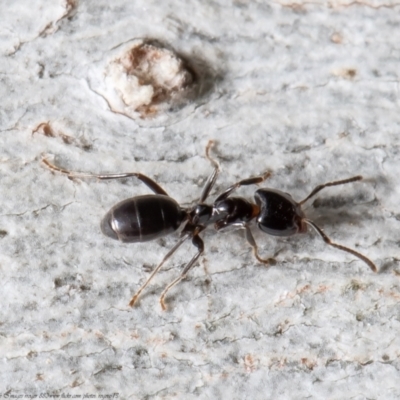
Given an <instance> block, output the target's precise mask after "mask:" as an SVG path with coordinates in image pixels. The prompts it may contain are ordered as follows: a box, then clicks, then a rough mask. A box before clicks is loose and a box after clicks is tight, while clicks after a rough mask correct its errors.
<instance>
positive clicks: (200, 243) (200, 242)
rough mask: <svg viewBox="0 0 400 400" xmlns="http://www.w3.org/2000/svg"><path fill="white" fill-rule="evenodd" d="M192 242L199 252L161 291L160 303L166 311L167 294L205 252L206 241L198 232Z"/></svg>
mask: <svg viewBox="0 0 400 400" xmlns="http://www.w3.org/2000/svg"><path fill="white" fill-rule="evenodd" d="M192 243H193V245H194V246H196V247H197V250H198V251H197V253H196V254H195V255H194V256H193V258H192V259H191V260H190V261H189V262H188V263H187V264H186V266H185V268H184V269H183V271H182V272H181V274H180V275H179V276H178V277H177V278H176V279H174V280H173V281H172V282H171V283H170V284H169V285H167V287H166V288H165V289H164V290H163V292H162V293H161V296H160V304H161V308H162V309H163V310H164V311H165V310H166V309H167V307H166V305H165V300H164V299H165V296H166V294H167V293H168V292H169V290H170V289H172V288H173V287H174V286H175V285H176V284H178V283H179V282H180V281H181V280H182V279H185V278H186V275H187V273H188V272H189V271H190V270H191V269H192V267H193V266H194V264H195V263H196V261H197V260H198V259H199V257H200V256H201V254H203V252H204V242H203V240H202V239H201V238H200V236H198V234H195V235H194V236H193V238H192Z"/></svg>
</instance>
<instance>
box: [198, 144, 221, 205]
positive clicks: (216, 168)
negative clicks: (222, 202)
mask: <svg viewBox="0 0 400 400" xmlns="http://www.w3.org/2000/svg"><path fill="white" fill-rule="evenodd" d="M213 145H214V141H213V140H210V141H209V142H208V143H207V147H206V157H207V159H208V160H209V161H210V163H211V164H212V166H213V167H214V171H213V172H212V173H211V175H210V176H209V177H208V179H207V181H206V183H205V184H204V187H203V190H202V192H201V195H200V199H199V203H204V201H205V200H206V199H207V197H208V195H209V194H210V192H211V189H212V188H213V186H214V184H215V181H216V180H217V176H218V173H219V164H218V162H217V161H215V160H214V159H213V158H212V157H211V156H210V149H211V147H212V146H213Z"/></svg>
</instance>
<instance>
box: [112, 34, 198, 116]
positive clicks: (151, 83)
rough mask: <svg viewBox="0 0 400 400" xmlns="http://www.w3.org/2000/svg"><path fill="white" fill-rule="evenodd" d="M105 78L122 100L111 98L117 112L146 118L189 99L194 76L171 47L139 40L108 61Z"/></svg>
mask: <svg viewBox="0 0 400 400" xmlns="http://www.w3.org/2000/svg"><path fill="white" fill-rule="evenodd" d="M105 81H106V85H107V87H108V89H109V90H108V92H109V91H110V90H113V91H114V92H115V93H114V95H116V96H117V97H118V98H119V100H120V101H115V100H116V99H115V98H114V99H112V100H111V104H112V106H113V108H114V109H115V111H118V112H124V113H127V114H128V115H130V116H137V117H142V118H145V117H149V116H152V115H155V114H157V112H159V111H161V110H163V109H167V108H169V107H170V106H175V105H179V104H182V103H183V102H184V101H186V100H188V95H189V93H190V92H191V89H192V88H193V85H194V84H195V77H194V74H193V72H192V70H191V69H190V68H189V67H188V65H187V63H186V62H185V61H184V60H183V59H182V58H181V57H179V56H178V55H177V54H176V53H174V52H173V51H172V50H170V49H167V48H165V47H161V45H159V44H153V43H145V42H143V41H137V42H136V43H135V44H134V45H133V46H132V44H131V45H130V47H129V48H128V49H125V50H124V51H123V52H122V54H119V55H118V56H117V57H115V58H114V59H113V60H112V61H111V62H110V63H109V65H108V67H107V69H106V77H105ZM113 97H114V96H113Z"/></svg>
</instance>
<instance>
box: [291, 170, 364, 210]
mask: <svg viewBox="0 0 400 400" xmlns="http://www.w3.org/2000/svg"><path fill="white" fill-rule="evenodd" d="M362 178H363V177H362V176H361V175H357V176H353V177H352V178H348V179H343V180H341V181H333V182H328V183H324V184H322V185H318V186H316V187H315V188H314V189H313V190H312V192H311V193H310V194H309V195H308V196H307V197H306V198H305V199H303V200H302V201H300V203H297V204H298V205H302V204H304V203H305V202H306V201H307V200H308V199H310V198H311V197H313V196H315V195H316V194H317V193H318V192H319V191H321V190H322V189H323V188H326V187H328V186H336V185H344V184H345V183H351V182H355V181H360V180H361V179H362Z"/></svg>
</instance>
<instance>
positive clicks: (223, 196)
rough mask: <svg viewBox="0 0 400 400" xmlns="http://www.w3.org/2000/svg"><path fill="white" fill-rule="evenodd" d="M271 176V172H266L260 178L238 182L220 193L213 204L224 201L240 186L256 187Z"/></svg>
mask: <svg viewBox="0 0 400 400" xmlns="http://www.w3.org/2000/svg"><path fill="white" fill-rule="evenodd" d="M270 176H271V172H266V173H265V174H264V175H260V176H255V177H253V178H248V179H243V180H241V181H239V182H236V183H235V184H233V185H232V186H230V187H229V188H228V189H226V190H225V191H224V192H222V193H221V194H220V195H219V196H218V197H217V198H216V199H215V203H217V202H219V201H221V200H225V199H226V198H227V197H228V196H230V194H231V193H232V192H233V191H234V190H236V189H238V188H239V187H241V186H248V185H256V184H258V183H261V182H264V181H265V180H266V179H268V178H269V177H270Z"/></svg>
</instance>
